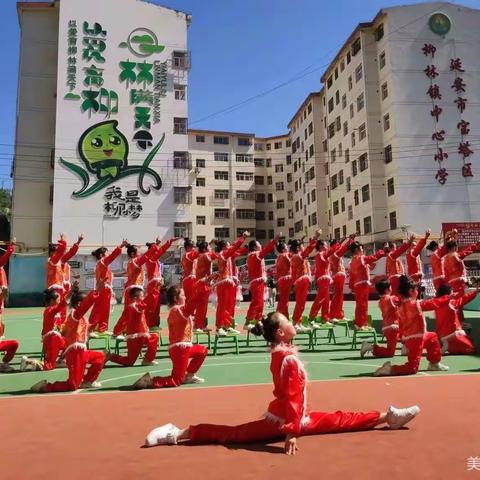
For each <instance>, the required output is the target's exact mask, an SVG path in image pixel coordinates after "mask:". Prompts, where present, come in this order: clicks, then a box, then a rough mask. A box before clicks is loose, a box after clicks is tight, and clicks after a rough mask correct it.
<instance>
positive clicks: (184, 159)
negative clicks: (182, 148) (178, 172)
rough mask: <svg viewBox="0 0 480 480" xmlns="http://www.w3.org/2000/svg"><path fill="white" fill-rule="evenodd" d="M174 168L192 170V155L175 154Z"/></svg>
mask: <svg viewBox="0 0 480 480" xmlns="http://www.w3.org/2000/svg"><path fill="white" fill-rule="evenodd" d="M173 168H175V169H183V170H190V169H191V168H192V162H191V161H190V154H189V153H188V152H173Z"/></svg>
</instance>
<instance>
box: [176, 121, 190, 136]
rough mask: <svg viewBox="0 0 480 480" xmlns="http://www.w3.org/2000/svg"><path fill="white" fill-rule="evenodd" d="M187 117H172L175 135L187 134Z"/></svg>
mask: <svg viewBox="0 0 480 480" xmlns="http://www.w3.org/2000/svg"><path fill="white" fill-rule="evenodd" d="M187 121H188V119H187V118H183V117H174V119H173V133H175V134H177V135H186V134H187Z"/></svg>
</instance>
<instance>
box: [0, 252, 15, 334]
mask: <svg viewBox="0 0 480 480" xmlns="http://www.w3.org/2000/svg"><path fill="white" fill-rule="evenodd" d="M13 252H15V245H13V244H12V243H10V244H9V245H8V247H7V249H6V250H5V252H4V253H3V255H2V256H1V257H0V287H4V288H8V278H7V274H6V272H5V265H6V264H7V263H8V261H9V260H10V257H11V256H12V254H13ZM4 304H5V299H4V298H3V296H0V315H1V314H2V313H3V307H4ZM0 336H1V335H0Z"/></svg>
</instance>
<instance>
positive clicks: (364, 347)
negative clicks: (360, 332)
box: [360, 342, 373, 358]
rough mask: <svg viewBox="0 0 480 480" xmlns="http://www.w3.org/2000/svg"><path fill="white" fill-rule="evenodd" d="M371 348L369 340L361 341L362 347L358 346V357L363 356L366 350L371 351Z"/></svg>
mask: <svg viewBox="0 0 480 480" xmlns="http://www.w3.org/2000/svg"><path fill="white" fill-rule="evenodd" d="M372 350H373V345H372V344H371V343H370V342H363V343H362V348H360V358H363V357H365V355H366V354H367V352H371V351H372Z"/></svg>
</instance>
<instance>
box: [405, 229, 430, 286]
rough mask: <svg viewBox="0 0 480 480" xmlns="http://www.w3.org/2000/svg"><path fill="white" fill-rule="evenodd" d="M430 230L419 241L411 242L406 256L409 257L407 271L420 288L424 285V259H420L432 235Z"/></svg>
mask: <svg viewBox="0 0 480 480" xmlns="http://www.w3.org/2000/svg"><path fill="white" fill-rule="evenodd" d="M430 233H431V232H430V230H427V231H426V232H425V236H424V237H423V238H421V239H420V240H419V242H418V243H417V242H415V240H413V241H412V243H411V244H410V248H409V249H408V252H407V254H406V255H405V258H406V259H407V273H408V276H409V277H410V278H411V279H412V280H413V281H414V282H415V284H416V285H417V288H418V289H419V290H418V291H419V293H420V287H421V286H422V278H423V268H422V261H421V259H420V254H421V253H422V250H423V249H424V247H425V245H426V243H427V240H428V237H430Z"/></svg>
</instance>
